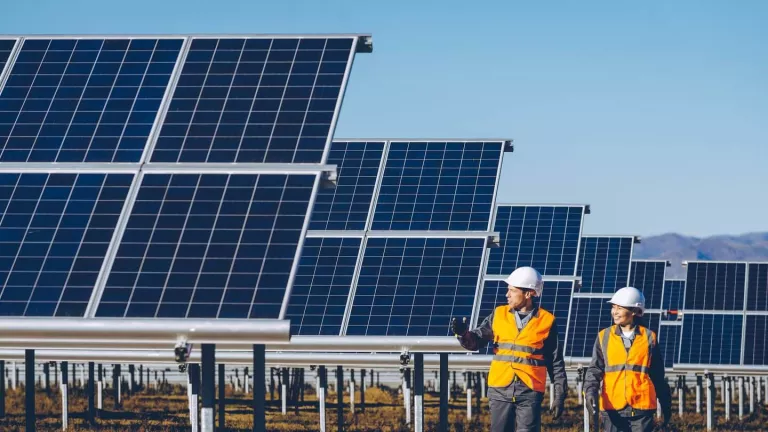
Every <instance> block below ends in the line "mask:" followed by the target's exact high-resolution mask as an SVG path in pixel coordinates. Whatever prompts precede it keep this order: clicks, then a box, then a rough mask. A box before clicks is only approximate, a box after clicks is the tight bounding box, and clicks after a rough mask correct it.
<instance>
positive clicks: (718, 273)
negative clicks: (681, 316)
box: [684, 261, 747, 311]
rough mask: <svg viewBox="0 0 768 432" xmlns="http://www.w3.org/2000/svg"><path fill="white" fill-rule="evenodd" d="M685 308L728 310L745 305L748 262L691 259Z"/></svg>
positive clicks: (688, 264)
mask: <svg viewBox="0 0 768 432" xmlns="http://www.w3.org/2000/svg"><path fill="white" fill-rule="evenodd" d="M687 267H688V270H687V274H686V283H685V299H684V308H685V309H687V310H712V311H728V310H734V311H735V310H743V309H744V289H745V283H746V273H747V264H746V263H735V262H716V261H709V262H703V261H698V262H688V263H687Z"/></svg>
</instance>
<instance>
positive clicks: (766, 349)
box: [744, 315, 768, 365]
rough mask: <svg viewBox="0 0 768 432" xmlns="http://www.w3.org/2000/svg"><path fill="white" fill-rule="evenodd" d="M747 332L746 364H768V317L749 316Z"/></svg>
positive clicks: (745, 336) (745, 345)
mask: <svg viewBox="0 0 768 432" xmlns="http://www.w3.org/2000/svg"><path fill="white" fill-rule="evenodd" d="M745 328H746V332H745V334H744V338H745V341H744V364H745V365H767V364H768V342H766V334H768V316H766V315H747V325H746V326H745Z"/></svg>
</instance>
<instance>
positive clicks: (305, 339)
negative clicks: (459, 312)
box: [267, 336, 468, 353]
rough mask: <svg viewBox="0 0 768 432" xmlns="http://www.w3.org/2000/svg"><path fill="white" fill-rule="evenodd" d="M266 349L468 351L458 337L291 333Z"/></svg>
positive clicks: (310, 350) (311, 350)
mask: <svg viewBox="0 0 768 432" xmlns="http://www.w3.org/2000/svg"><path fill="white" fill-rule="evenodd" d="M267 349H269V350H270V351H276V350H279V349H285V350H286V351H307V352H327V351H331V352H377V353H382V352H402V351H408V352H424V353H441V352H443V353H444V352H448V353H467V352H468V351H467V350H465V349H464V348H462V347H461V345H460V344H459V341H458V339H456V338H455V337H451V336H444V337H435V336H432V337H416V336H402V337H397V336H384V337H373V336H294V337H292V338H291V343H290V345H289V346H286V347H267Z"/></svg>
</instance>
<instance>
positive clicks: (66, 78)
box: [0, 38, 182, 162]
mask: <svg viewBox="0 0 768 432" xmlns="http://www.w3.org/2000/svg"><path fill="white" fill-rule="evenodd" d="M181 45H182V39H128V38H126V39H77V40H75V39H54V40H47V39H27V40H24V42H23V43H22V46H21V48H20V50H19V54H18V56H17V58H16V60H15V62H14V63H13V65H12V68H11V70H10V73H9V76H8V80H7V81H6V83H5V86H4V88H3V90H2V93H1V94H0V143H1V145H2V150H1V151H0V161H2V162H139V161H140V160H141V157H142V155H143V152H144V150H145V148H146V145H147V139H148V137H149V134H150V131H151V129H152V126H153V125H154V123H155V120H156V116H157V112H158V109H159V106H160V103H161V101H162V100H163V97H164V94H165V89H166V88H167V85H168V82H169V79H170V75H171V72H172V70H173V68H174V67H175V65H176V61H177V58H178V54H179V52H180V49H181Z"/></svg>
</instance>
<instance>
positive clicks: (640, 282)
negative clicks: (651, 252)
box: [629, 261, 667, 309]
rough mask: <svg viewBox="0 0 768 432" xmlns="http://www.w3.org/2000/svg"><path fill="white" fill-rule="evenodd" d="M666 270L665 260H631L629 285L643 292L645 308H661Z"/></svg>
mask: <svg viewBox="0 0 768 432" xmlns="http://www.w3.org/2000/svg"><path fill="white" fill-rule="evenodd" d="M666 271H667V262H666V261H632V264H631V267H630V272H629V286H633V287H635V288H637V289H639V290H640V291H642V292H643V295H644V296H645V308H646V309H661V296H662V291H663V290H664V275H665V274H666Z"/></svg>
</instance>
